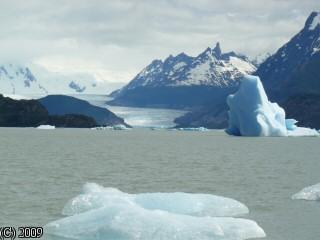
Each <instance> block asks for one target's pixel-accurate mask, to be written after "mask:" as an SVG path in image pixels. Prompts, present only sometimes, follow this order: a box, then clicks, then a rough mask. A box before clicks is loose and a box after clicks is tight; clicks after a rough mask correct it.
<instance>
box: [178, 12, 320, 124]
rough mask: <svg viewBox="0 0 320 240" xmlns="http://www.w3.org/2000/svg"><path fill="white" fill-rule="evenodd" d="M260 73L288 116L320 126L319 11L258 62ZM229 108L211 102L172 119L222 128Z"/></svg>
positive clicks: (272, 98) (269, 93) (179, 122)
mask: <svg viewBox="0 0 320 240" xmlns="http://www.w3.org/2000/svg"><path fill="white" fill-rule="evenodd" d="M254 75H258V76H260V78H261V80H262V81H263V84H264V86H265V89H266V91H267V93H268V97H269V98H271V100H272V101H277V102H279V103H280V105H281V106H282V107H283V108H284V109H285V112H286V117H287V118H294V119H297V120H298V121H299V122H298V124H302V126H307V127H311V128H317V129H319V128H320V13H319V12H313V13H311V15H310V16H309V17H308V19H307V21H306V23H305V26H304V28H303V29H302V30H301V31H300V32H299V33H298V34H296V35H295V36H294V37H293V38H292V39H291V40H290V41H289V42H288V43H286V44H285V45H283V46H282V47H280V48H279V50H278V51H277V52H276V53H275V54H274V55H272V56H269V57H268V58H267V59H266V60H265V61H264V62H263V63H261V64H260V66H259V68H258V70H257V71H256V73H254ZM227 111H228V107H227V104H226V103H225V102H224V103H222V104H220V105H216V104H215V103H214V102H212V103H211V104H208V105H205V106H203V107H202V108H200V109H196V110H194V111H192V112H190V113H188V114H186V115H184V116H183V117H180V118H177V119H176V120H175V122H176V123H177V124H178V126H179V127H200V126H204V127H208V128H225V127H227V124H228V113H227Z"/></svg>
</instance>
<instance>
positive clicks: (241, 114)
mask: <svg viewBox="0 0 320 240" xmlns="http://www.w3.org/2000/svg"><path fill="white" fill-rule="evenodd" d="M227 104H228V106H229V112H228V115H229V127H228V129H227V130H226V132H227V133H228V134H230V135H236V136H318V135H319V133H318V132H317V131H316V130H314V129H309V128H301V127H297V126H296V125H295V124H296V123H297V121H296V120H295V119H286V114H285V111H284V109H283V108H281V107H280V106H279V105H278V104H277V103H272V102H270V101H269V100H268V96H267V94H266V92H265V90H264V88H263V85H262V83H261V81H260V79H259V77H257V76H250V75H247V76H245V77H244V78H243V79H242V81H241V84H240V88H239V90H238V91H237V92H236V93H235V94H232V95H229V96H228V98H227Z"/></svg>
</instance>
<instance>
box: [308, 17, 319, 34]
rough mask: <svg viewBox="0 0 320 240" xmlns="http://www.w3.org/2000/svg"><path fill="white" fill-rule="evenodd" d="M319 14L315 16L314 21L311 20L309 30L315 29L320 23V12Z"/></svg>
mask: <svg viewBox="0 0 320 240" xmlns="http://www.w3.org/2000/svg"><path fill="white" fill-rule="evenodd" d="M316 14H317V15H316V16H315V17H314V18H313V21H312V22H311V24H310V26H309V30H311V31H312V30H314V29H315V28H316V27H317V26H319V25H320V12H317V13H316Z"/></svg>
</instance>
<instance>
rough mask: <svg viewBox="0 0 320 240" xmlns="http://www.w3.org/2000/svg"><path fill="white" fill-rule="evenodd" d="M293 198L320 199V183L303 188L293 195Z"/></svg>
mask: <svg viewBox="0 0 320 240" xmlns="http://www.w3.org/2000/svg"><path fill="white" fill-rule="evenodd" d="M292 199H295V200H296V199H298V200H309V201H320V183H318V184H315V185H312V186H310V187H306V188H304V189H302V190H301V191H300V192H298V193H296V194H294V195H292Z"/></svg>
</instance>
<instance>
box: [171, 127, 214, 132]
mask: <svg viewBox="0 0 320 240" xmlns="http://www.w3.org/2000/svg"><path fill="white" fill-rule="evenodd" d="M177 130H179V131H193V132H206V131H209V129H208V128H205V127H197V128H192V127H190V128H177Z"/></svg>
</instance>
